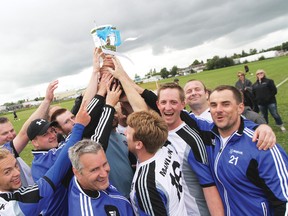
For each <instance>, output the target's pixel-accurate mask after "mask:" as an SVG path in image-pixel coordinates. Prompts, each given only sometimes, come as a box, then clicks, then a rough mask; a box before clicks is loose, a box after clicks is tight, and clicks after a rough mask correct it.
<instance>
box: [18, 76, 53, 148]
mask: <svg viewBox="0 0 288 216" xmlns="http://www.w3.org/2000/svg"><path fill="white" fill-rule="evenodd" d="M57 87H58V80H55V81H53V82H51V83H50V84H49V85H48V87H47V90H46V96H45V98H44V100H43V101H42V103H41V104H40V105H39V107H38V108H37V109H36V111H35V112H34V113H33V114H32V115H31V116H30V117H29V118H28V119H27V121H26V122H25V123H24V124H23V126H22V128H21V130H20V131H19V133H18V135H17V136H16V137H15V138H14V140H13V144H14V147H15V149H16V151H17V153H18V154H20V153H21V152H22V150H23V149H24V148H25V146H26V145H27V144H28V142H29V138H28V136H27V128H28V126H29V125H30V123H31V121H33V120H34V119H37V118H47V115H48V110H49V106H50V104H51V102H52V101H53V98H54V90H55V89H56V88H57Z"/></svg>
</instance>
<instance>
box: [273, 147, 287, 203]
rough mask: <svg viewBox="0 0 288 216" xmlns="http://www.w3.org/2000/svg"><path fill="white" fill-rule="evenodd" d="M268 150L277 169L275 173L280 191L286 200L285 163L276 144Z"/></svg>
mask: <svg viewBox="0 0 288 216" xmlns="http://www.w3.org/2000/svg"><path fill="white" fill-rule="evenodd" d="M270 152H271V154H272V157H273V160H274V164H275V167H276V170H277V175H278V177H279V181H280V186H281V189H282V193H283V195H284V197H285V199H286V200H288V185H287V182H288V179H287V176H288V172H287V168H286V164H285V163H284V161H283V158H282V155H281V153H280V151H279V149H278V147H277V146H274V147H273V148H272V149H270Z"/></svg>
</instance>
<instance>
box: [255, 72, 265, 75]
mask: <svg viewBox="0 0 288 216" xmlns="http://www.w3.org/2000/svg"><path fill="white" fill-rule="evenodd" d="M260 74H264V73H263V72H259V73H257V74H256V75H257V76H258V75H260Z"/></svg>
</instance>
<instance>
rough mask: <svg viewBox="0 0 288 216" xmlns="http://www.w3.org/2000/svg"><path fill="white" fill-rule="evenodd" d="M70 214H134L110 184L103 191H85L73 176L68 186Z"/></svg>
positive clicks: (118, 215)
mask: <svg viewBox="0 0 288 216" xmlns="http://www.w3.org/2000/svg"><path fill="white" fill-rule="evenodd" d="M68 196H69V198H68V200H69V215H70V216H74V215H75V216H86V215H87V216H90V215H101V216H105V215H107V216H111V215H115V216H130V215H134V214H133V210H132V207H131V204H130V202H129V201H128V200H127V199H126V198H125V197H124V196H122V195H121V194H120V193H119V192H118V191H117V189H116V188H115V187H114V186H112V185H110V186H109V187H108V188H107V189H106V190H104V191H93V192H92V191H85V190H84V189H82V188H81V187H80V185H79V184H78V182H77V179H76V177H75V176H74V177H73V179H72V180H71V182H70V187H69V195H68Z"/></svg>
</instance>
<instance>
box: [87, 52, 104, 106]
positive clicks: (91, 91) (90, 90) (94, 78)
mask: <svg viewBox="0 0 288 216" xmlns="http://www.w3.org/2000/svg"><path fill="white" fill-rule="evenodd" d="M101 55H103V53H102V51H101V49H99V48H95V49H94V53H93V71H92V74H91V78H90V80H89V83H88V86H87V88H86V90H85V93H84V96H83V100H84V101H88V102H90V101H91V100H92V98H93V97H94V96H95V95H96V92H97V87H98V78H99V76H98V74H99V73H100V57H101Z"/></svg>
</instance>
